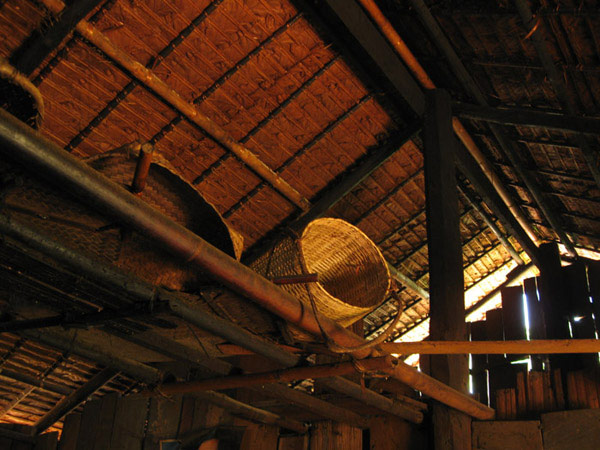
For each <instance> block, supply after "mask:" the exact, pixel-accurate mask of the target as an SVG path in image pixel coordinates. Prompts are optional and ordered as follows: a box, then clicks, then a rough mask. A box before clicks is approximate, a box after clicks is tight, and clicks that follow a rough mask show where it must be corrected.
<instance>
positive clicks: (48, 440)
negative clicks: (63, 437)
mask: <svg viewBox="0 0 600 450" xmlns="http://www.w3.org/2000/svg"><path fill="white" fill-rule="evenodd" d="M0 428H3V429H5V430H10V431H15V432H18V433H23V434H27V435H31V433H32V431H33V428H32V427H30V426H28V425H20V424H12V423H2V424H0ZM57 445H58V432H57V431H52V432H50V433H44V434H41V435H39V436H37V438H36V439H35V441H34V442H25V441H21V440H18V439H11V438H9V437H5V436H3V435H2V433H1V432H0V449H1V450H56V449H57Z"/></svg>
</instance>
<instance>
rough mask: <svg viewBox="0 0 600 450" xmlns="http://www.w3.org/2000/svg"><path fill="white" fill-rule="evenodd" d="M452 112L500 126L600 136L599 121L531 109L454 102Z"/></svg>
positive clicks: (465, 117)
mask: <svg viewBox="0 0 600 450" xmlns="http://www.w3.org/2000/svg"><path fill="white" fill-rule="evenodd" d="M452 112H453V113H454V114H456V115H457V116H459V117H462V118H464V119H472V120H483V121H485V122H489V123H497V124H500V125H515V126H524V127H534V128H548V129H550V130H557V131H566V132H575V133H584V134H594V135H600V119H597V118H593V117H582V116H573V115H567V114H557V113H555V112H545V111H542V110H539V109H532V108H516V107H508V106H499V107H496V108H491V107H489V106H480V105H471V104H469V103H463V102H455V103H453V105H452Z"/></svg>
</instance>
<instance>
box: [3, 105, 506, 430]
mask: <svg viewBox="0 0 600 450" xmlns="http://www.w3.org/2000/svg"><path fill="white" fill-rule="evenodd" d="M0 144H1V145H0V152H1V153H3V154H8V156H10V158H12V159H13V160H17V161H19V162H21V163H22V164H24V165H25V166H26V167H28V168H29V169H30V170H33V171H36V173H37V174H39V175H40V176H42V177H46V178H47V179H49V180H51V181H52V182H54V183H62V184H61V186H62V187H63V189H72V190H73V192H76V193H77V194H78V197H79V198H80V199H81V200H83V201H85V202H87V203H88V204H89V205H91V206H95V207H96V208H101V209H102V211H104V212H105V213H106V214H110V215H112V216H113V217H115V218H118V219H119V220H122V221H123V222H124V223H125V224H128V225H130V226H132V227H133V228H134V229H136V230H138V231H140V232H143V233H145V234H146V235H147V236H149V237H150V238H152V239H154V240H155V242H156V243H157V244H159V245H161V246H162V247H163V248H166V249H167V250H169V251H170V252H171V253H172V254H173V255H176V256H179V257H180V258H181V259H182V260H183V261H186V262H187V263H188V264H190V265H192V266H195V267H196V268H197V269H201V270H204V271H206V272H208V273H209V274H210V275H211V276H212V277H213V278H214V279H215V280H218V281H220V282H222V283H223V284H224V285H225V286H228V287H230V288H231V289H232V290H234V291H235V292H237V293H238V294H240V295H242V296H244V297H247V298H248V299H250V300H252V301H254V302H256V303H258V304H259V305H261V306H263V307H264V308H266V309H267V310H269V311H271V312H272V313H273V314H276V315H278V316H279V317H281V318H282V319H284V320H287V321H288V322H290V323H292V324H294V325H296V326H298V327H300V328H301V329H303V330H304V331H306V332H308V333H311V334H313V335H315V336H321V334H322V332H325V333H327V335H328V336H329V337H330V339H332V340H334V342H336V343H337V344H338V345H340V346H343V347H349V348H355V347H358V348H359V350H353V351H352V355H353V356H354V357H356V358H358V359H364V358H367V357H369V356H371V355H373V356H382V355H383V353H382V352H381V351H379V350H378V349H377V348H376V349H365V348H364V347H363V346H364V344H365V340H364V339H362V338H360V337H358V336H357V335H356V334H354V333H352V332H350V331H349V330H347V329H346V328H343V327H342V326H341V325H339V324H338V323H337V322H335V321H333V320H332V319H329V318H327V317H324V316H321V315H320V314H318V313H314V312H313V311H311V310H310V309H307V308H306V307H304V305H303V304H302V303H301V302H300V301H299V300H298V299H297V298H295V297H294V296H292V295H290V294H289V293H288V292H286V291H284V290H282V289H281V288H280V287H278V286H276V285H274V284H273V283H271V282H269V281H268V280H266V279H265V278H263V277H261V276H260V275H258V274H257V273H256V272H254V271H252V270H251V269H249V268H248V267H246V266H244V265H243V264H241V263H239V262H238V261H236V260H234V259H233V258H231V257H230V256H228V255H226V254H225V253H223V252H221V251H220V250H218V249H217V248H215V247H213V246H212V245H210V244H209V243H208V242H206V241H204V240H203V239H202V238H200V237H199V236H197V235H195V234H193V233H192V232H191V231H189V230H188V229H186V228H184V227H182V226H181V225H179V224H177V223H176V222H174V221H173V220H171V219H170V218H168V217H166V216H164V215H163V214H161V213H160V212H158V211H156V210H155V209H154V208H152V207H150V206H148V204H147V203H145V202H144V201H143V200H141V199H139V198H138V197H136V196H135V195H133V194H131V192H129V191H127V190H125V189H124V188H123V187H122V186H119V185H117V184H116V183H114V182H112V181H110V180H108V179H107V178H106V177H104V176H102V174H99V173H98V172H96V171H95V170H93V169H92V168H90V167H89V166H88V165H87V164H85V163H84V162H82V161H80V160H79V159H77V158H75V157H74V156H72V155H70V154H69V153H66V152H64V151H63V150H62V149H61V148H60V147H58V146H57V145H56V144H54V143H52V142H51V141H49V140H48V139H46V138H44V137H43V136H42V135H40V134H39V133H36V132H35V131H34V130H32V129H31V128H30V127H27V126H26V125H25V124H23V123H21V122H19V121H18V120H17V119H15V118H14V117H12V116H11V115H10V114H8V113H6V112H4V111H2V110H1V109H0ZM9 222H10V220H9ZM168 301H169V306H170V307H171V310H172V311H173V313H174V314H176V315H179V316H180V317H182V316H185V317H184V318H185V319H186V320H188V321H190V322H191V323H196V324H198V323H200V322H202V323H205V326H214V324H211V323H206V322H207V321H206V320H204V319H203V318H202V317H199V316H198V313H194V312H193V311H187V310H189V308H187V307H185V305H183V304H182V303H181V302H179V301H177V300H176V299H169V300H168ZM200 326H202V325H200ZM215 332H216V334H219V333H221V330H216V331H215ZM238 334H239V333H238ZM235 343H236V344H239V345H244V346H248V343H247V342H246V341H243V342H235ZM264 347H265V346H263V350H262V351H261V354H269V355H270V359H273V360H274V361H278V362H280V363H281V364H283V365H286V366H288V367H289V366H293V365H295V364H296V360H297V357H295V356H293V355H291V354H289V353H287V352H285V351H284V350H281V349H279V348H271V347H269V348H264ZM99 356H101V355H99ZM91 359H94V358H93V357H92V358H91ZM398 367H401V369H400V370H399V369H398ZM398 367H397V368H396V369H395V370H394V375H392V376H394V377H398V379H399V380H400V381H403V382H407V381H405V380H408V382H411V381H414V382H415V385H414V386H413V387H415V388H416V389H419V390H421V391H422V392H423V393H424V394H426V395H430V396H431V397H433V398H435V399H436V400H439V401H440V402H442V403H446V404H448V405H450V406H453V407H458V408H462V409H461V410H463V411H464V412H466V413H467V414H471V413H475V414H478V415H476V416H475V417H476V418H479V419H486V418H489V417H493V415H494V410H493V409H491V408H488V407H486V406H483V405H481V404H480V403H479V402H477V401H476V400H475V399H473V398H471V397H469V396H467V395H465V394H463V393H461V392H458V391H456V390H455V389H452V388H451V387H449V386H447V385H444V384H443V383H440V382H439V381H437V380H434V379H433V378H431V377H427V376H425V375H424V374H421V373H420V372H418V371H416V370H415V371H414V373H413V372H412V370H413V369H412V368H411V367H409V366H407V365H406V364H404V363H402V362H399V363H398ZM146 370H147V369H146ZM123 371H125V372H127V370H123ZM404 372H406V373H404ZM455 405H457V406H455ZM481 408H483V409H481Z"/></svg>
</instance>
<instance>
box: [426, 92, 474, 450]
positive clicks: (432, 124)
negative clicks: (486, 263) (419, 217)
mask: <svg viewBox="0 0 600 450" xmlns="http://www.w3.org/2000/svg"><path fill="white" fill-rule="evenodd" d="M450 105H451V100H450V95H449V94H448V93H447V92H446V91H443V90H440V89H436V90H432V91H429V92H427V95H426V111H425V123H424V127H423V144H424V156H425V196H426V212H427V242H428V246H429V295H430V300H429V303H430V312H429V317H430V325H429V326H430V331H429V334H430V337H431V339H432V340H464V339H466V327H465V304H464V279H463V270H462V247H461V237H460V229H459V213H458V189H457V186H456V166H455V139H454V134H453V132H452V111H451V106H450ZM430 371H431V375H432V376H433V377H435V378H437V379H438V380H440V381H442V382H444V383H447V384H449V385H450V386H452V387H453V388H455V389H458V390H459V391H462V392H467V388H468V358H467V356H466V355H456V356H447V355H439V356H432V357H431V359H430ZM470 425H471V422H470V419H469V417H467V416H466V415H464V414H462V413H459V412H458V411H455V410H451V409H449V408H447V407H445V406H443V405H435V406H434V409H433V427H434V444H435V445H434V447H435V448H440V449H441V448H443V449H465V450H466V449H470V448H471V426H470Z"/></svg>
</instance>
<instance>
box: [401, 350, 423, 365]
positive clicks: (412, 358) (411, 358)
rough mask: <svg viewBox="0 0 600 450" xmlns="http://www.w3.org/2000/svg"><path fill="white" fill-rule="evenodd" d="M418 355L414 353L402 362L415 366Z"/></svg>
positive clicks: (417, 363) (417, 361) (417, 362)
mask: <svg viewBox="0 0 600 450" xmlns="http://www.w3.org/2000/svg"><path fill="white" fill-rule="evenodd" d="M419 357H420V355H419V354H418V353H415V354H414V355H410V356H409V357H408V358H406V359H405V360H404V362H405V363H406V364H408V365H409V366H413V367H417V366H418V365H419Z"/></svg>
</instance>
